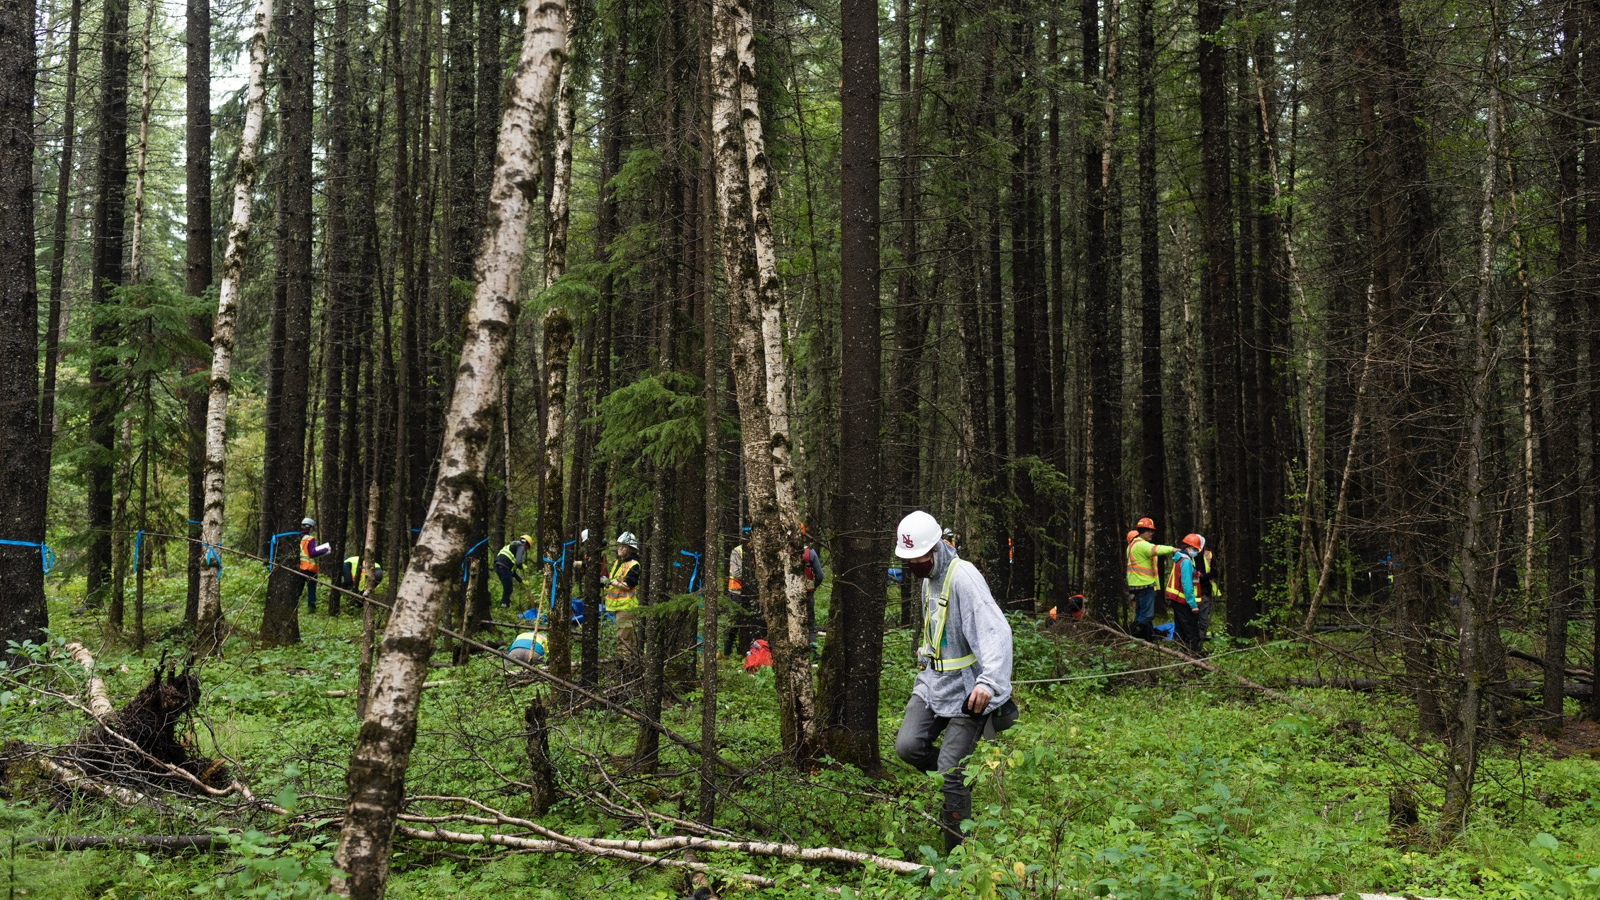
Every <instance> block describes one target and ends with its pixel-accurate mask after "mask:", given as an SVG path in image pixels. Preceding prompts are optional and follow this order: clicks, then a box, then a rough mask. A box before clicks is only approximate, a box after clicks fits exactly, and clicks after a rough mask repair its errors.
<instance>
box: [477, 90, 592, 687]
mask: <svg viewBox="0 0 1600 900" xmlns="http://www.w3.org/2000/svg"><path fill="white" fill-rule="evenodd" d="M562 70H563V71H565V70H566V67H565V66H563V67H562ZM557 115H560V109H559V106H558V108H557ZM569 154H570V144H569ZM559 157H560V153H559V151H558V152H557V158H558V159H559ZM569 158H570V156H569ZM558 183H559V182H558ZM546 262H547V263H548V258H547V259H546ZM545 271H546V273H548V272H549V268H548V266H547V268H546V270H545ZM557 277H559V276H557ZM571 356H572V320H571V319H570V318H569V317H568V316H567V313H566V311H565V310H563V309H561V308H560V307H554V308H552V309H551V310H550V312H548V313H546V314H545V317H544V366H545V390H546V391H547V392H548V397H549V399H548V400H547V401H546V403H545V425H544V457H543V460H542V462H541V465H542V466H543V468H544V472H543V478H542V480H543V482H544V515H543V517H542V519H541V522H542V523H543V524H542V528H541V532H542V533H541V534H540V535H539V543H538V544H536V545H534V547H530V548H529V550H530V552H537V549H536V548H542V549H543V551H544V556H545V558H546V559H553V560H559V559H560V558H561V545H562V529H561V525H562V523H563V522H564V521H565V519H566V508H565V507H564V506H563V505H562V501H563V500H564V499H565V498H566V483H565V479H564V469H565V466H564V460H565V454H566V445H567V444H566V442H567V434H566V422H567V370H568V368H569V366H570V364H571V363H570V357H571ZM492 555H493V554H492V553H491V554H489V555H488V556H486V557H485V558H489V557H490V556H492ZM545 572H546V576H545V578H546V581H545V591H546V596H549V597H554V596H555V592H554V591H553V590H552V586H553V585H555V580H556V579H558V578H560V577H561V568H560V567H558V566H556V565H555V564H550V565H548V566H546V568H545ZM567 618H568V614H567V612H566V611H565V610H563V609H561V608H560V607H557V606H552V607H551V608H550V638H549V642H548V643H549V665H550V671H551V673H552V674H554V675H555V676H556V677H557V678H562V679H570V678H571V676H572V637H571V635H572V629H571V628H568V627H566V622H567Z"/></svg>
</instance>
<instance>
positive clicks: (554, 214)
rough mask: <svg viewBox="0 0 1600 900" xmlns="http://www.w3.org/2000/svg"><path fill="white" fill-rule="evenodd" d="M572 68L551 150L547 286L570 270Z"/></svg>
mask: <svg viewBox="0 0 1600 900" xmlns="http://www.w3.org/2000/svg"><path fill="white" fill-rule="evenodd" d="M567 30H568V31H571V30H572V17H571V15H570V13H569V14H568V17H567ZM572 91H573V88H572V77H571V71H570V70H569V69H568V68H567V67H565V66H563V67H562V68H561V84H560V85H558V86H557V88H556V119H555V135H554V137H555V144H556V146H555V152H554V153H553V154H551V156H552V162H551V166H552V168H553V169H554V171H553V172H552V173H551V174H552V175H553V176H554V177H553V178H552V179H551V187H550V200H549V203H548V205H547V206H546V208H545V214H546V218H547V219H548V221H549V230H548V231H547V232H546V234H545V241H544V286H545V287H547V288H548V287H549V286H550V285H552V284H555V283H556V280H557V279H559V278H560V277H561V276H562V274H563V273H565V272H566V270H567V222H568V219H569V216H568V207H569V205H570V203H571V197H572V129H573V127H574V126H575V124H576V117H577V111H576V109H575V107H573V105H572Z"/></svg>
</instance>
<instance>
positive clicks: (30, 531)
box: [0, 0, 49, 666]
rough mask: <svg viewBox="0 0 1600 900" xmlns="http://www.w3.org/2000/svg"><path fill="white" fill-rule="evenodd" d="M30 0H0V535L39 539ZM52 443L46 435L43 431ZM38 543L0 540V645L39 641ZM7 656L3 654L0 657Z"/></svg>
mask: <svg viewBox="0 0 1600 900" xmlns="http://www.w3.org/2000/svg"><path fill="white" fill-rule="evenodd" d="M34 28H35V23H34V4H33V0H6V2H3V3H0V122H3V123H6V124H4V125H0V393H3V395H4V396H5V397H7V398H10V402H8V403H6V404H3V405H0V539H4V540H8V541H19V542H28V543H34V544H38V543H39V542H42V541H43V540H44V517H45V490H46V487H47V485H48V483H49V479H48V478H47V477H45V473H46V467H47V466H48V464H49V453H48V451H45V452H44V453H41V452H39V442H40V440H42V439H44V435H45V434H47V432H45V431H43V430H42V428H41V422H40V421H39V352H38V348H39V295H38V288H37V280H36V279H37V275H36V273H35V271H34V240H35V239H34V221H33V152H34V145H33V130H32V128H31V125H32V122H33V104H34V83H35V78H36V77H37V76H36V74H35V73H36V70H37V64H38V61H37V51H36V48H35V39H34ZM46 444H47V445H48V441H47V440H46ZM44 552H45V551H44V548H43V547H42V546H33V547H25V546H16V545H13V544H7V545H0V584H4V585H5V590H4V591H3V592H0V647H4V646H5V642H6V641H18V642H21V641H34V642H43V641H44V639H45V634H44V629H45V626H46V625H47V624H49V623H48V612H47V610H46V608H45V599H44V566H43V559H44ZM6 663H7V660H6V659H5V658H4V657H0V666H4V665H6Z"/></svg>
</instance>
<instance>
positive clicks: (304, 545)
mask: <svg viewBox="0 0 1600 900" xmlns="http://www.w3.org/2000/svg"><path fill="white" fill-rule="evenodd" d="M315 546H317V539H316V538H314V537H312V536H311V535H309V534H302V535H300V571H302V572H315V571H317V561H316V560H314V559H312V558H311V550H312V548H313V547H315Z"/></svg>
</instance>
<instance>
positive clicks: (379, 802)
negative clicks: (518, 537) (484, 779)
mask: <svg viewBox="0 0 1600 900" xmlns="http://www.w3.org/2000/svg"><path fill="white" fill-rule="evenodd" d="M523 20H524V22H525V23H526V25H525V28H524V31H523V35H522V55H521V57H520V59H519V60H518V62H517V68H516V72H515V74H514V75H513V76H512V77H513V80H512V83H511V90H510V91H509V93H508V95H507V97H506V108H505V111H504V113H503V115H502V117H501V120H500V135H499V139H498V145H497V148H496V152H495V169H494V180H493V183H492V184H491V186H490V189H489V208H488V215H487V217H486V219H485V224H484V233H483V239H482V240H483V243H482V245H481V248H480V252H479V253H478V257H477V262H476V263H475V264H474V272H473V280H474V282H475V284H476V287H475V289H474V291H473V296H472V307H471V309H470V310H469V311H468V313H467V322H466V335H465V340H464V341H463V345H462V350H461V363H460V365H459V366H458V367H457V369H456V385H455V391H454V394H453V395H452V396H451V400H450V412H449V415H448V417H447V419H446V421H445V439H444V444H443V445H442V447H441V448H440V453H439V465H438V468H439V474H438V478H437V480H436V481H435V482H434V488H433V501H432V503H431V505H430V506H429V509H428V515H427V517H426V518H425V519H424V520H423V523H422V532H421V534H420V535H419V536H418V538H417V543H416V547H415V548H414V549H413V551H412V554H411V562H410V564H409V566H408V567H407V568H406V572H405V576H404V578H403V580H402V581H401V582H400V586H399V592H398V594H397V596H396V600H395V606H394V613H393V615H392V616H391V617H390V620H389V627H388V629H387V630H386V631H385V632H384V636H383V642H382V644H381V645H380V646H379V649H378V659H377V663H376V665H375V666H374V668H373V673H372V686H371V688H370V690H369V693H368V696H367V708H366V713H365V715H364V716H363V717H362V722H361V731H360V736H359V737H358V738H357V739H356V745H355V748H354V750H352V752H351V754H350V767H349V770H348V774H347V775H346V787H347V792H348V793H347V799H346V805H345V818H344V828H343V830H342V831H341V833H340V835H339V847H338V850H337V851H335V853H334V863H335V865H336V866H337V867H338V869H339V870H340V871H341V872H342V873H343V874H336V875H335V876H334V878H333V883H332V887H333V889H334V890H335V891H336V892H338V893H339V894H341V895H344V896H349V897H357V898H364V900H365V898H378V897H382V896H383V892H384V886H385V883H386V881H387V876H388V871H389V849H390V844H391V842H392V840H393V833H394V827H395V822H396V818H397V817H398V815H399V813H400V806H401V804H402V802H403V800H404V794H405V776H406V766H407V764H408V763H409V761H410V757H411V748H412V746H413V745H414V744H415V743H416V738H417V713H418V708H419V705H420V702H421V698H422V683H423V680H424V678H425V676H426V675H427V672H428V656H429V655H430V650H431V649H432V647H433V640H434V637H435V635H436V634H437V631H438V627H439V620H440V618H441V616H442V615H443V614H444V610H445V607H446V606H447V605H448V601H449V596H450V587H451V583H452V582H453V581H455V580H456V579H457V578H459V577H460V565H461V559H462V557H463V555H464V553H465V551H466V549H467V541H468V539H469V536H470V533H471V530H472V529H473V528H474V527H475V526H474V524H473V510H474V509H475V503H476V501H477V498H478V496H479V494H480V493H481V492H482V491H483V477H484V469H485V467H486V464H487V462H488V452H489V441H490V438H491V436H493V435H494V434H495V422H496V415H497V412H498V409H497V407H498V406H499V405H500V401H501V397H502V396H503V393H502V384H503V381H502V377H503V375H504V373H505V367H506V357H507V355H508V353H509V351H510V347H511V333H512V324H513V320H514V317H515V313H516V303H517V299H518V287H519V285H518V281H519V279H520V275H521V271H522V262H523V255H524V252H525V242H526V238H527V232H528V214H529V211H530V209H531V208H532V200H533V198H534V196H536V194H537V192H538V189H539V183H540V181H541V177H540V165H541V162H542V159H543V154H542V146H541V145H542V143H543V141H544V138H545V133H546V129H547V127H548V126H549V124H550V118H551V113H552V105H553V99H554V95H555V90H556V81H557V79H558V78H559V77H560V74H561V68H562V63H563V62H564V61H565V59H566V52H567V50H566V48H567V18H566V3H565V0H526V4H525V6H524V19H523Z"/></svg>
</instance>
